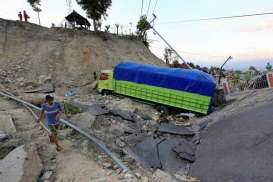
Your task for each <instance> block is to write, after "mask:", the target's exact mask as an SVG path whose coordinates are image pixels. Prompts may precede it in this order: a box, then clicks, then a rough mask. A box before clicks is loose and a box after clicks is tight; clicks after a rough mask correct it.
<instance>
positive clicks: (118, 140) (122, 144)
mask: <svg viewBox="0 0 273 182" xmlns="http://www.w3.org/2000/svg"><path fill="white" fill-rule="evenodd" d="M116 144H117V146H119V147H124V146H125V145H126V144H125V143H124V142H123V141H121V140H120V139H119V138H118V139H117V140H116Z"/></svg>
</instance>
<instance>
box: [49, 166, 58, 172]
mask: <svg viewBox="0 0 273 182" xmlns="http://www.w3.org/2000/svg"><path fill="white" fill-rule="evenodd" d="M56 168H57V164H52V165H51V166H49V167H48V170H49V171H54V170H55V169H56Z"/></svg>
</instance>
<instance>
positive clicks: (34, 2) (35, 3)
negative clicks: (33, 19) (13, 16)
mask: <svg viewBox="0 0 273 182" xmlns="http://www.w3.org/2000/svg"><path fill="white" fill-rule="evenodd" d="M27 2H28V3H29V4H30V6H31V7H32V8H33V10H34V11H36V12H41V11H42V10H41V8H40V6H41V0H27Z"/></svg>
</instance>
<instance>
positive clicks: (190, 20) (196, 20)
mask: <svg viewBox="0 0 273 182" xmlns="http://www.w3.org/2000/svg"><path fill="white" fill-rule="evenodd" d="M265 15H273V12H265V13H254V14H244V15H234V16H222V17H214V18H200V19H189V20H178V21H169V22H162V23H158V24H157V25H163V24H176V23H189V22H200V21H210V20H222V19H233V18H245V17H253V16H265Z"/></svg>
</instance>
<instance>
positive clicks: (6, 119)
mask: <svg viewBox="0 0 273 182" xmlns="http://www.w3.org/2000/svg"><path fill="white" fill-rule="evenodd" d="M0 130H1V131H2V132H5V133H6V134H14V133H16V128H15V126H14V123H13V120H12V117H11V115H9V114H5V113H1V112H0Z"/></svg>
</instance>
